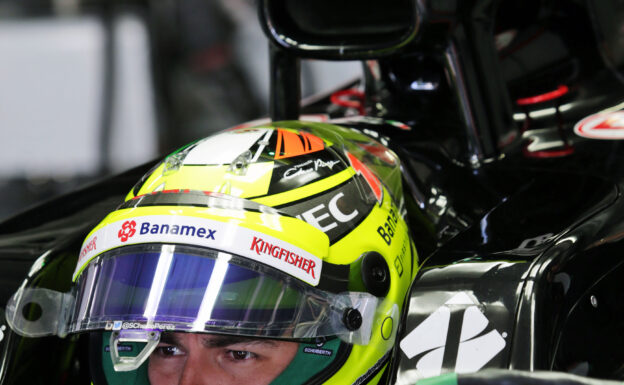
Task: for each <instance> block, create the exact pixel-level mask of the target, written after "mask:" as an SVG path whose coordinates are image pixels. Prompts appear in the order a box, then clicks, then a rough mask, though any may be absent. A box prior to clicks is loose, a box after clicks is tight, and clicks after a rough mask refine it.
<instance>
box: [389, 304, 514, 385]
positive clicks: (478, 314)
mask: <svg viewBox="0 0 624 385" xmlns="http://www.w3.org/2000/svg"><path fill="white" fill-rule="evenodd" d="M479 306H480V305H479V303H477V302H476V301H474V300H472V299H471V298H470V296H469V295H468V294H466V293H464V292H460V293H457V294H455V295H454V296H453V297H451V298H450V299H449V300H448V301H446V302H445V303H444V305H442V306H440V307H439V308H438V309H437V310H436V311H434V312H433V313H432V314H430V315H429V316H428V317H427V318H426V319H425V320H424V321H422V322H421V323H420V324H418V326H416V328H415V329H414V330H412V331H411V332H410V333H409V334H407V335H406V336H405V338H403V339H402V340H401V342H400V343H399V346H400V348H401V350H402V352H403V354H405V356H407V358H408V359H410V360H415V366H416V370H417V371H418V378H419V379H420V378H427V377H433V376H437V375H440V374H441V373H442V368H443V367H444V368H445V369H448V370H451V371H455V372H457V373H473V372H476V371H478V370H479V369H481V368H483V367H484V366H485V365H486V364H487V363H488V362H490V361H491V360H492V359H493V358H494V357H496V355H497V354H498V353H499V352H501V351H502V350H503V349H504V348H505V345H506V341H505V337H506V336H507V334H506V333H502V334H501V333H499V332H498V330H496V329H495V328H494V327H492V326H491V324H490V321H489V320H488V319H487V317H486V316H485V314H483V312H482V311H481V310H480V309H479ZM455 328H456V329H455ZM451 329H452V330H455V331H457V332H456V333H450V332H449V331H450V330H451ZM457 329H459V330H457ZM449 336H451V337H452V336H456V337H457V338H458V339H457V340H455V339H453V338H449ZM410 363H411V361H410Z"/></svg>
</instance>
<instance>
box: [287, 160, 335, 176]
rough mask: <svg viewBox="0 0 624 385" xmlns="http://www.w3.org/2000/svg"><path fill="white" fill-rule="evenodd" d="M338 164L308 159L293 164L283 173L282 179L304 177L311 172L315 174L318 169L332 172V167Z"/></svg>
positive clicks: (333, 161)
mask: <svg viewBox="0 0 624 385" xmlns="http://www.w3.org/2000/svg"><path fill="white" fill-rule="evenodd" d="M337 164H340V161H339V160H328V161H324V160H323V159H314V160H313V159H309V160H307V161H305V162H302V163H299V164H295V165H294V166H292V167H289V168H287V169H286V171H284V176H283V178H284V179H292V178H295V177H297V176H301V175H306V174H309V173H311V172H317V171H318V170H319V169H320V168H327V169H329V170H333V168H334V166H335V165H337Z"/></svg>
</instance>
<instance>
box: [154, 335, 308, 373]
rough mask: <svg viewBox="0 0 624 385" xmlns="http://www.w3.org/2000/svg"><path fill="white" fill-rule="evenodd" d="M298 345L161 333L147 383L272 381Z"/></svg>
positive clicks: (215, 336) (216, 336) (290, 358)
mask: <svg viewBox="0 0 624 385" xmlns="http://www.w3.org/2000/svg"><path fill="white" fill-rule="evenodd" d="M298 347H299V346H298V344H297V343H295V342H284V341H274V340H263V339H249V338H241V337H231V336H221V335H209V334H191V333H164V334H163V335H162V336H161V339H160V343H159V344H158V346H157V347H156V350H154V352H153V353H152V355H151V356H150V358H149V366H148V376H149V380H150V384H151V385H165V384H167V385H174V384H176V385H182V384H193V385H201V384H220V385H227V384H248V385H261V384H262V385H264V384H269V383H270V382H271V381H273V380H274V379H275V378H276V377H277V376H278V375H279V374H280V373H281V372H282V371H283V370H284V369H286V367H287V366H288V364H290V362H291V361H292V359H293V358H294V357H295V354H296V353H297V349H298Z"/></svg>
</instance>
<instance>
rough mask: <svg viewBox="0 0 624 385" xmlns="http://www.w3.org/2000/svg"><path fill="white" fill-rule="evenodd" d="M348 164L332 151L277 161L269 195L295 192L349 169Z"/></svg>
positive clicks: (326, 150)
mask: <svg viewBox="0 0 624 385" xmlns="http://www.w3.org/2000/svg"><path fill="white" fill-rule="evenodd" d="M348 166H349V165H348V164H347V162H345V161H344V160H343V159H341V158H339V157H338V155H337V154H336V153H335V152H334V151H333V150H330V149H325V150H322V151H317V152H315V153H313V154H311V155H302V156H298V157H295V158H289V159H281V160H276V161H275V163H274V168H273V175H272V176H271V183H270V187H269V191H268V194H269V195H272V194H278V193H281V192H285V191H290V190H294V189H296V188H299V187H301V186H305V185H306V184H309V183H312V182H316V181H318V180H321V179H324V178H327V177H330V176H332V175H336V174H338V173H339V172H341V171H343V170H346V169H347V168H348Z"/></svg>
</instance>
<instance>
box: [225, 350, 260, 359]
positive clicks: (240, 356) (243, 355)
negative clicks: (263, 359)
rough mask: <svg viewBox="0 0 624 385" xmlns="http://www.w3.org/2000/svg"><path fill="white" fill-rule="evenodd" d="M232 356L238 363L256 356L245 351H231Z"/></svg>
mask: <svg viewBox="0 0 624 385" xmlns="http://www.w3.org/2000/svg"><path fill="white" fill-rule="evenodd" d="M230 355H231V356H232V358H233V359H235V360H237V361H242V360H248V359H250V358H253V357H254V356H255V355H254V354H253V353H252V352H247V351H244V350H230Z"/></svg>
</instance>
